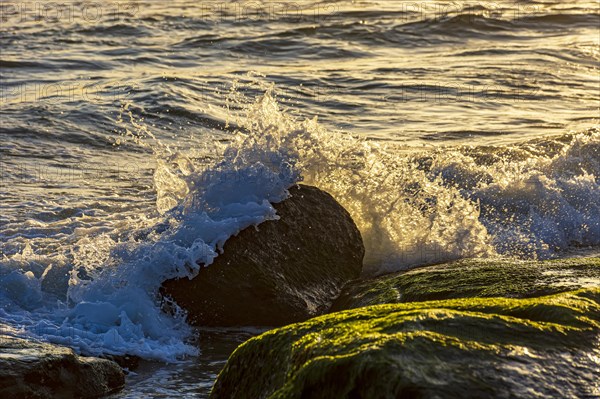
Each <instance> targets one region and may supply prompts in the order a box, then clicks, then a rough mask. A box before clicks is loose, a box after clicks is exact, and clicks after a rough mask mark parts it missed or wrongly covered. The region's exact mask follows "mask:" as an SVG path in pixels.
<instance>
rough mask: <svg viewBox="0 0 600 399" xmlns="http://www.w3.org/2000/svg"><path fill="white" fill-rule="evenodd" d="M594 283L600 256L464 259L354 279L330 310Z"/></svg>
mask: <svg viewBox="0 0 600 399" xmlns="http://www.w3.org/2000/svg"><path fill="white" fill-rule="evenodd" d="M594 286H596V287H597V286H600V258H573V259H560V260H552V261H542V262H539V261H516V260H486V259H465V260H460V261H456V262H450V263H446V264H441V265H434V266H426V267H420V268H417V269H413V270H410V271H404V272H398V273H392V274H387V275H384V276H380V277H377V278H371V279H359V280H355V281H352V282H350V283H348V284H347V285H346V286H345V287H344V289H343V291H342V293H341V294H340V296H339V297H338V298H337V300H336V301H335V302H334V304H333V306H332V308H331V311H339V310H344V309H352V308H358V307H362V306H369V305H377V304H383V303H403V302H416V301H428V300H434V299H449V298H466V297H498V296H500V297H510V298H531V297H536V296H542V295H549V294H554V293H559V292H564V291H571V290H576V289H578V288H583V287H594Z"/></svg>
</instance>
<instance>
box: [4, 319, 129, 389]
mask: <svg viewBox="0 0 600 399" xmlns="http://www.w3.org/2000/svg"><path fill="white" fill-rule="evenodd" d="M0 328H4V329H5V330H6V328H5V327H4V326H2V325H0ZM124 384H125V375H124V373H123V370H122V369H121V367H120V366H119V365H118V364H117V363H115V362H112V361H110V360H106V359H99V358H94V357H83V356H78V355H76V354H75V353H74V352H73V350H71V349H70V348H65V347H62V346H58V345H53V344H49V343H43V342H35V341H30V340H25V339H21V338H16V337H13V336H11V335H9V334H3V333H0V398H15V399H18V398H39V399H45V398H99V397H102V396H105V395H108V394H110V393H113V392H116V391H118V390H120V389H122V388H123V386H124Z"/></svg>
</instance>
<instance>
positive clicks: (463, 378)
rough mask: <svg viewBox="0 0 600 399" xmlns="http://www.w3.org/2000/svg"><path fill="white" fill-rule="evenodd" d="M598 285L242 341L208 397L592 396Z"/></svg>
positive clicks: (418, 306) (343, 317)
mask: <svg viewBox="0 0 600 399" xmlns="http://www.w3.org/2000/svg"><path fill="white" fill-rule="evenodd" d="M599 333H600V288H589V289H583V290H579V291H571V292H566V293H561V294H555V295H552V296H544V297H539V298H528V299H513V298H462V299H450V300H441V301H426V302H416V303H406V304H388V305H377V306H370V307H365V308H359V309H353V310H348V311H343V312H338V313H332V314H329V315H325V316H321V317H318V318H315V319H312V320H309V321H307V322H304V323H298V324H293V325H290V326H286V327H283V328H280V329H276V330H272V331H269V332H266V333H264V334H262V335H260V336H258V337H256V338H253V339H250V340H249V341H247V342H246V343H244V344H243V345H241V346H240V347H239V348H238V349H237V350H236V351H235V352H234V354H233V355H232V356H231V357H230V359H229V361H228V362H227V365H226V366H225V368H224V369H223V371H222V372H221V374H220V375H219V377H218V379H217V381H216V383H215V385H214V387H213V390H212V393H211V398H212V399H220V398H227V399H235V398H315V399H318V398H507V397H540V398H542V397H543V398H551V397H582V398H583V397H596V395H598V394H600V383H599V381H598V379H597V375H598V374H597V373H598V368H599V367H600V364H599V363H600V361H599V360H598V359H599V357H598V356H599V355H600V350H598V346H597V345H598V338H599Z"/></svg>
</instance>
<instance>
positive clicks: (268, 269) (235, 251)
mask: <svg viewBox="0 0 600 399" xmlns="http://www.w3.org/2000/svg"><path fill="white" fill-rule="evenodd" d="M289 192H290V197H289V198H288V199H286V200H284V201H282V202H280V203H278V204H274V205H273V206H274V208H275V209H276V210H277V215H278V216H279V220H269V221H266V222H264V223H261V224H260V225H258V226H257V227H254V226H252V227H249V228H247V229H245V230H242V231H241V232H240V233H239V234H238V235H237V236H235V237H231V238H230V239H229V240H227V242H226V243H225V246H224V253H223V254H221V255H219V256H218V257H217V258H216V259H215V261H214V262H213V264H211V265H210V266H208V267H203V268H202V269H201V270H200V273H199V274H198V275H197V276H196V277H194V278H193V279H192V280H189V279H187V278H183V279H179V280H169V281H166V282H165V283H164V284H163V294H165V295H166V296H168V297H171V298H172V299H174V300H175V302H176V303H177V304H178V305H179V306H181V307H182V308H184V309H185V310H186V311H187V312H188V322H189V323H190V324H194V325H201V326H236V325H237V326H244V325H246V326H247V325H263V326H265V325H266V326H279V325H284V324H288V323H294V322H298V321H303V320H306V319H309V318H310V317H313V316H317V315H319V314H323V313H325V312H327V311H328V310H329V308H330V307H331V304H332V302H333V300H334V299H335V298H336V297H337V296H338V295H339V293H340V291H341V290H342V287H343V286H344V284H346V283H347V282H348V281H350V280H352V279H355V278H357V277H358V276H359V275H360V273H361V270H362V259H363V256H364V251H365V250H364V246H363V242H362V238H361V235H360V232H359V231H358V228H357V227H356V225H355V224H354V222H353V221H352V218H351V217H350V214H349V213H348V212H347V211H346V210H345V209H344V208H343V207H342V206H341V205H340V204H339V203H338V202H337V201H336V200H335V199H334V198H333V197H332V196H331V195H329V194H327V193H326V192H324V191H322V190H319V189H318V188H316V187H310V186H304V185H298V186H294V187H292V188H290V189H289Z"/></svg>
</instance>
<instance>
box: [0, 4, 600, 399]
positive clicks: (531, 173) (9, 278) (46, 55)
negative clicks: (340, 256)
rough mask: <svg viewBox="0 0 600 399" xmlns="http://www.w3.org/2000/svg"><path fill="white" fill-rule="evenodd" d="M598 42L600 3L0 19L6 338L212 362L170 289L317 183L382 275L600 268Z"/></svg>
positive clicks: (193, 10) (65, 13) (212, 9)
mask: <svg viewBox="0 0 600 399" xmlns="http://www.w3.org/2000/svg"><path fill="white" fill-rule="evenodd" d="M599 24H600V16H599V11H598V3H597V2H595V1H570V2H564V1H563V2H559V1H556V2H552V1H535V2H462V3H461V2H456V3H452V4H448V3H446V2H396V1H386V2H374V1H361V2H350V1H339V2H309V1H299V2H293V3H292V2H289V3H286V2H277V3H275V2H248V3H244V2H242V3H232V2H194V1H173V2H169V3H167V2H159V1H148V2H124V3H123V2H119V3H117V2H103V3H97V2H94V3H92V2H89V3H88V2H73V3H71V2H65V3H60V2H40V1H32V2H19V3H5V2H3V3H0V46H1V50H2V51H1V55H0V112H1V119H0V137H1V140H0V154H1V155H0V174H1V175H0V179H1V180H0V239H1V243H0V251H1V255H0V318H2V320H3V322H5V323H9V324H12V325H14V326H16V327H19V328H22V334H23V335H33V336H37V337H40V338H41V339H46V340H49V341H52V342H57V343H62V344H67V345H70V346H72V347H74V348H76V349H77V350H79V351H81V352H83V353H88V354H121V353H133V354H137V355H139V356H142V357H144V358H146V359H149V360H163V361H167V362H174V361H175V360H177V359H182V358H186V357H187V358H190V357H191V358H192V359H193V358H194V357H195V356H197V355H199V357H198V358H197V359H203V357H202V356H203V355H202V351H203V349H202V345H200V351H199V352H198V350H197V349H196V346H195V345H193V344H191V343H190V342H189V341H188V339H189V337H190V336H193V334H194V332H193V331H192V330H191V329H190V328H189V327H187V326H186V324H185V322H184V319H183V315H178V316H176V317H170V316H167V315H165V314H163V313H162V312H161V311H160V299H159V298H157V296H156V292H157V288H158V287H159V286H160V283H161V281H163V280H164V279H166V278H171V277H174V276H185V275H189V276H192V275H193V274H194V273H195V271H196V268H197V267H196V261H197V260H202V261H204V262H210V260H211V259H212V258H214V257H215V256H217V255H218V253H219V249H220V248H221V247H222V245H223V243H224V242H225V240H226V239H227V238H228V237H229V236H230V235H232V234H234V233H235V232H237V231H239V230H240V229H242V228H244V227H246V226H249V225H252V224H255V223H260V222H261V221H263V220H266V219H269V218H273V217H274V210H273V208H272V207H271V206H270V204H269V201H271V202H273V201H279V200H281V199H283V198H285V196H286V191H285V189H286V188H287V187H289V185H291V184H293V183H295V182H297V181H300V180H304V181H305V182H307V183H310V184H315V185H317V186H319V187H321V188H323V189H325V190H327V191H329V192H331V193H332V194H334V196H336V198H337V199H338V200H339V201H340V202H341V203H342V204H343V205H344V206H345V207H346V208H347V209H348V210H349V211H350V212H351V214H352V216H353V217H354V219H355V221H356V222H357V224H358V225H359V227H360V229H361V231H362V233H363V237H364V240H365V245H366V247H367V257H366V265H365V269H366V273H372V274H378V273H384V272H388V271H395V270H402V269H405V268H410V267H414V266H417V265H423V264H429V263H436V262H441V261H445V260H450V259H457V258H462V257H471V256H480V257H489V256H507V257H517V258H539V259H544V258H552V257H561V256H567V255H569V256H571V255H572V254H573V252H574V251H575V252H576V251H581V250H584V249H585V250H591V251H597V250H598V248H599V247H600V184H599V183H600V130H599V127H600V125H599V123H600V36H599ZM224 356H226V355H224ZM204 359H206V358H204ZM202 361H203V360H199V362H200V363H201V362H202ZM193 362H194V360H193V361H192V363H193ZM173 367H175V369H176V367H177V366H172V368H171V369H168V370H167V369H165V370H163V372H164V373H167V375H172V374H168V373H170V372H171V371H172V370H173ZM169 370H171V371H169ZM192 370H195V369H193V368H192ZM167 380H169V379H168V378H167V379H166V380H161V381H162V382H161V384H162V385H161V386H162V387H163V388H164V387H165V384H166V385H168V381H167ZM209 380H210V378H209ZM145 384H146V383H145V382H144V383H142V384H141V385H144V386H146V385H145ZM141 385H140V389H142V387H141ZM205 385H206V384H205ZM208 385H210V384H208ZM179 387H180V386H179ZM165 389H166V388H165ZM178 389H179V388H178ZM190 389H191V390H192V391H197V392H206V389H208V388H206V387H204V388H202V387H198V386H196V385H192V386H191V387H190ZM167 396H168V395H167Z"/></svg>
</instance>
